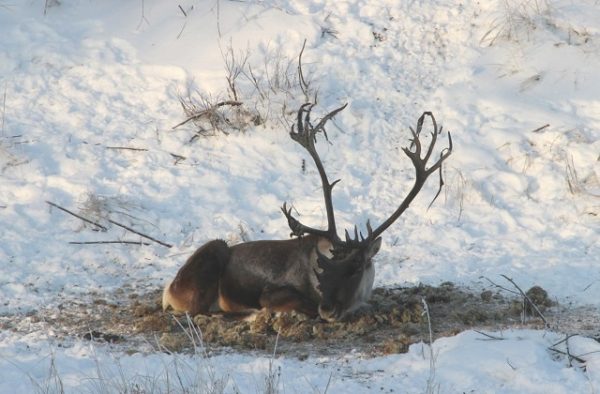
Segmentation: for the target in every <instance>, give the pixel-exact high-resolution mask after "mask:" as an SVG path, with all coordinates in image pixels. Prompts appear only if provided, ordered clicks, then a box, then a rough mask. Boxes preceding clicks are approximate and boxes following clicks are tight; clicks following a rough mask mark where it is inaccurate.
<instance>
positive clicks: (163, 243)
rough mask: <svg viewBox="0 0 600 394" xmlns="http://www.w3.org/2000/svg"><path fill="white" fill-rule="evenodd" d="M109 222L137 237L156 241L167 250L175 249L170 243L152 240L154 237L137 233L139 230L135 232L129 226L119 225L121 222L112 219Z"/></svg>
mask: <svg viewBox="0 0 600 394" xmlns="http://www.w3.org/2000/svg"><path fill="white" fill-rule="evenodd" d="M108 221H109V222H110V223H112V224H114V225H116V226H119V227H121V228H124V229H125V230H127V231H131V232H132V233H134V234H137V235H139V236H140V237H144V238H146V239H149V240H150V241H154V242H156V243H157V244H159V245H162V246H166V247H167V248H171V247H173V245H171V244H168V243H166V242H162V241H159V240H158V239H156V238H152V237H151V236H149V235H146V234H143V233H140V232H139V231H137V230H134V229H132V228H131V227H128V226H126V225H124V224H121V223H119V222H115V221H114V220H112V219H108Z"/></svg>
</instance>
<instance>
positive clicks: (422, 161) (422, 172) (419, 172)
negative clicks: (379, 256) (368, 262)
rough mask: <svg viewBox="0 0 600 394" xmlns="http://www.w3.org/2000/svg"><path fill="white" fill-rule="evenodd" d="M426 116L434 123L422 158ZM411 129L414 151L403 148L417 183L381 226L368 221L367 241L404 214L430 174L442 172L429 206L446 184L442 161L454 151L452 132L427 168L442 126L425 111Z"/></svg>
mask: <svg viewBox="0 0 600 394" xmlns="http://www.w3.org/2000/svg"><path fill="white" fill-rule="evenodd" d="M425 116H429V117H430V118H431V122H432V123H433V132H432V133H431V143H430V144H429V147H428V148H427V152H426V153H425V157H423V158H421V153H422V146H421V140H420V139H419V137H420V135H421V130H422V129H423V122H424V120H425ZM410 131H411V133H412V136H413V138H412V139H411V143H412V144H411V148H413V147H414V151H412V150H411V149H409V148H407V147H405V148H402V150H403V151H404V153H405V154H406V156H408V157H409V158H410V160H411V161H412V163H413V166H414V167H415V184H414V185H413V187H412V189H411V190H410V192H409V193H408V195H407V196H406V197H405V198H404V201H402V204H400V206H399V207H398V209H396V211H395V212H394V213H393V214H392V215H391V216H390V217H389V218H388V219H387V220H386V221H385V222H383V223H382V224H381V225H380V226H379V227H377V228H376V229H375V230H372V229H371V227H370V225H369V223H368V222H367V229H368V235H367V238H366V239H365V241H372V240H374V239H376V238H377V237H378V236H379V235H381V233H383V232H384V231H385V230H386V229H387V228H388V227H389V226H391V225H392V223H394V222H395V221H396V220H397V219H398V218H399V217H400V215H402V213H404V211H406V209H407V208H408V206H409V205H410V203H411V202H412V200H414V198H415V197H416V196H417V194H419V192H420V191H421V188H422V187H423V185H424V184H425V181H426V180H427V178H428V177H429V175H431V174H433V173H434V172H436V171H439V174H440V186H439V189H438V192H437V193H436V195H435V197H434V198H433V200H432V201H431V203H430V204H429V206H431V204H433V202H434V201H435V200H436V199H437V197H438V196H439V195H440V192H441V191H442V186H443V185H444V179H443V177H442V163H443V162H444V160H446V159H447V158H448V156H450V154H451V153H452V136H451V135H450V132H448V147H447V148H444V149H443V150H442V151H441V153H440V158H439V159H438V160H437V161H436V162H435V163H433V165H432V166H431V167H429V168H427V162H428V161H429V158H430V157H431V155H432V153H433V148H434V147H435V143H436V142H437V137H438V135H439V134H441V133H442V128H441V127H440V129H439V130H438V126H437V122H436V121H435V117H434V116H433V114H432V113H431V112H424V113H423V115H421V117H420V118H419V120H418V121H417V130H416V131H415V130H414V129H413V128H412V127H411V128H410ZM357 238H358V237H357ZM361 238H362V237H361Z"/></svg>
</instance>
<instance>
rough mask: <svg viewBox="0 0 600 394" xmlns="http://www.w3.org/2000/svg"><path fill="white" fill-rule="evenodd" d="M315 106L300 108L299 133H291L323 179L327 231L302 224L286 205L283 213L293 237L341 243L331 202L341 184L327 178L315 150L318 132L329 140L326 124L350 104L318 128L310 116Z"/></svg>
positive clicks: (307, 104) (328, 117)
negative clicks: (306, 237)
mask: <svg viewBox="0 0 600 394" xmlns="http://www.w3.org/2000/svg"><path fill="white" fill-rule="evenodd" d="M314 105H315V104H313V103H305V104H303V105H302V106H300V109H299V110H298V115H297V130H298V131H297V132H296V131H295V130H294V127H292V130H291V131H290V136H291V138H292V139H293V140H294V141H296V142H297V143H299V144H300V145H302V146H303V147H304V149H306V150H307V151H308V153H309V154H310V156H311V157H312V159H313V161H314V163H315V165H316V167H317V170H318V172H319V176H320V177H321V184H322V188H323V198H324V200H325V210H326V212H327V230H317V229H314V228H312V227H308V226H305V225H303V224H302V223H300V222H299V221H298V220H297V219H295V218H294V217H293V216H292V212H291V209H289V210H288V209H287V206H286V204H284V205H283V207H282V211H283V213H284V215H285V217H286V218H287V220H288V225H289V226H290V229H291V230H292V235H296V236H301V235H303V234H315V235H319V236H324V237H327V238H328V239H329V240H331V241H333V242H335V243H339V242H340V239H339V237H338V235H337V230H336V225H335V214H334V211H333V202H332V200H331V191H332V190H333V187H334V186H335V185H336V184H337V183H338V182H339V179H338V180H335V181H333V182H332V183H330V182H329V179H328V178H327V174H326V172H325V168H324V166H323V163H322V162H321V158H320V157H319V153H318V152H317V149H316V148H315V142H316V135H317V133H318V132H320V131H322V132H323V134H324V135H325V138H326V139H327V133H326V132H325V124H326V123H327V121H329V120H330V119H331V118H333V117H334V116H335V115H337V114H338V113H339V112H340V111H342V110H343V109H344V108H346V106H347V105H348V104H344V105H343V106H341V107H339V108H337V109H335V110H333V111H331V112H330V113H328V114H327V115H325V116H324V117H323V118H322V119H321V120H320V121H319V123H318V124H317V125H316V126H313V125H312V123H311V121H310V114H311V111H312V108H313V107H314Z"/></svg>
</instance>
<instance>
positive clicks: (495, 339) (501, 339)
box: [473, 330, 506, 341]
mask: <svg viewBox="0 0 600 394" xmlns="http://www.w3.org/2000/svg"><path fill="white" fill-rule="evenodd" d="M473 331H475V332H476V333H478V334H481V335H483V336H484V337H487V338H488V339H484V340H486V341H487V340H493V341H504V340H506V338H502V337H499V336H496V335H492V334H488V333H485V332H483V331H479V330H473Z"/></svg>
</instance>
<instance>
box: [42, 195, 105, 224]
mask: <svg viewBox="0 0 600 394" xmlns="http://www.w3.org/2000/svg"><path fill="white" fill-rule="evenodd" d="M46 204H48V205H50V206H53V207H55V208H58V209H60V210H61V211H63V212H66V213H68V214H69V215H73V216H75V217H76V218H77V219H79V220H83V221H84V222H86V223H89V224H93V225H94V226H96V227H98V228H99V229H101V230H102V231H107V230H108V229H107V228H106V227H104V226H103V225H101V224H98V223H96V222H94V221H92V220H90V219H86V218H84V217H83V216H80V215H78V214H76V213H74V212H71V211H69V210H68V209H66V208H63V207H61V206H60V205H58V204H55V203H53V202H51V201H46Z"/></svg>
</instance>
